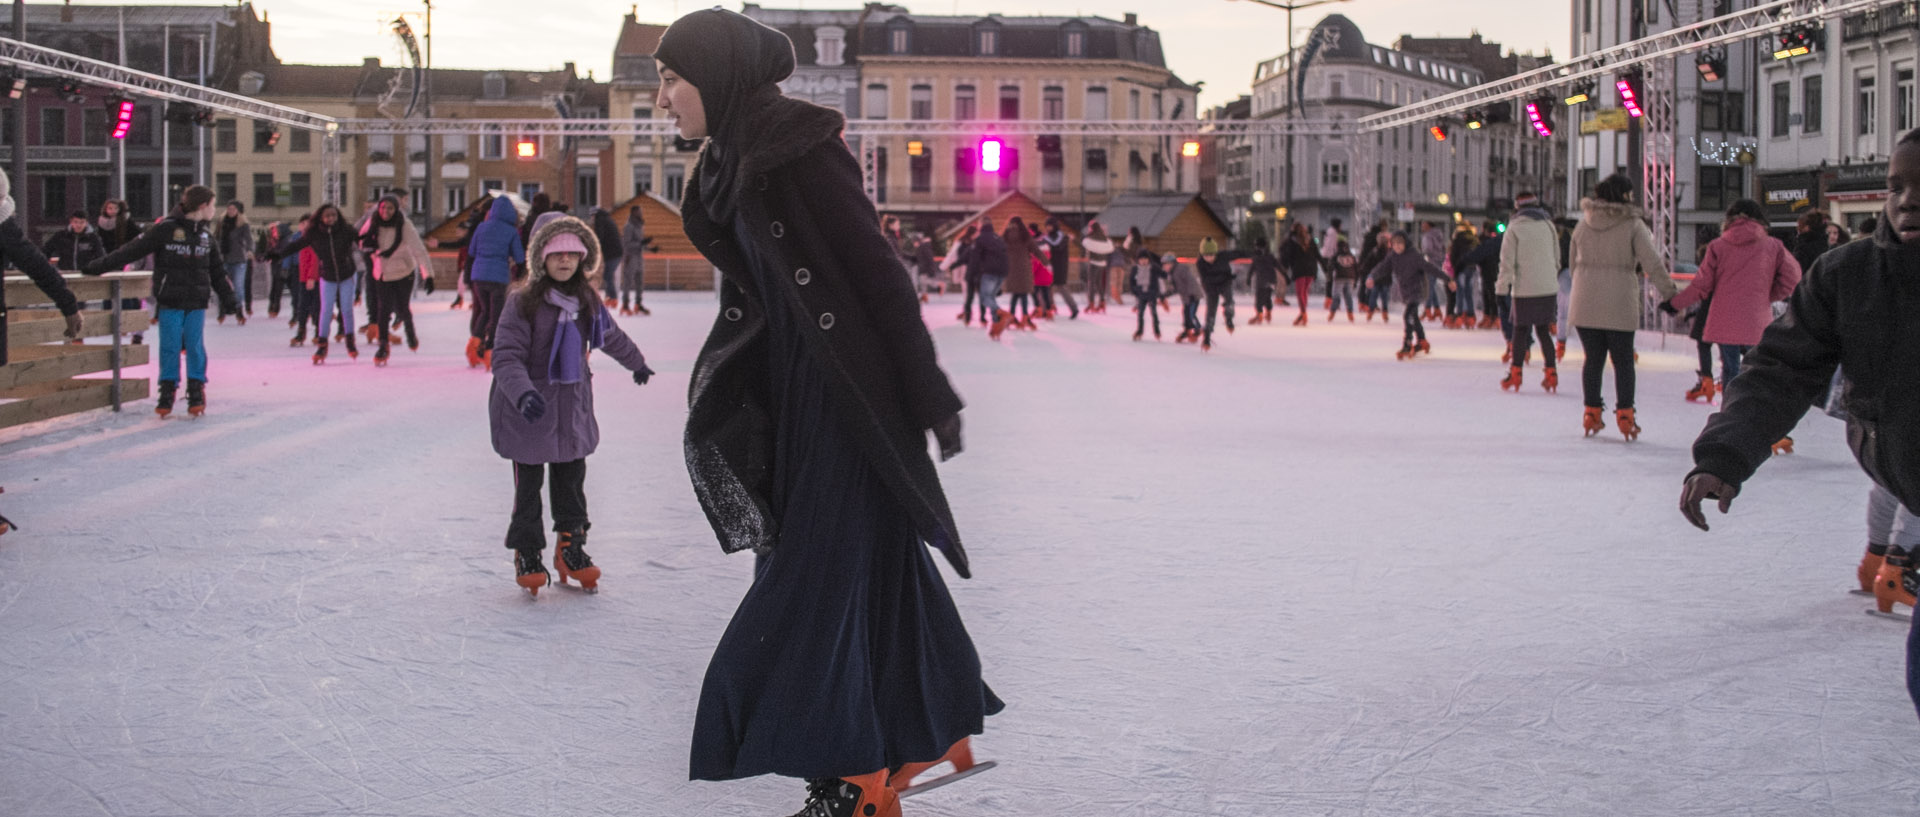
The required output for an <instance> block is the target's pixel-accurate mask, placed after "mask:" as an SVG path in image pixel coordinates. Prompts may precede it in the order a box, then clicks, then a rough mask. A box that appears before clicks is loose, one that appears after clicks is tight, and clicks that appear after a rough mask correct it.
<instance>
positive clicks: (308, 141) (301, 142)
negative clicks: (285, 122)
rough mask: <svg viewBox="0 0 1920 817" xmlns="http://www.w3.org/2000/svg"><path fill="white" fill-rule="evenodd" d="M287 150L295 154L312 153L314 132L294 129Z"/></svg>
mask: <svg viewBox="0 0 1920 817" xmlns="http://www.w3.org/2000/svg"><path fill="white" fill-rule="evenodd" d="M287 150H288V151H290V152H293V153H312V152H313V131H309V130H303V129H300V128H294V129H293V134H292V136H290V137H289V138H288V141H287Z"/></svg>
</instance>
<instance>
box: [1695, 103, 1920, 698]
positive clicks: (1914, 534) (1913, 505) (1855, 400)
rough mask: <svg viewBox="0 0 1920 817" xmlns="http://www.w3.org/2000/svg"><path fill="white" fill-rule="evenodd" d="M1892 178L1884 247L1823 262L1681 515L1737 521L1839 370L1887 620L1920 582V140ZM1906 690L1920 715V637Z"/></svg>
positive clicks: (1748, 385)
mask: <svg viewBox="0 0 1920 817" xmlns="http://www.w3.org/2000/svg"><path fill="white" fill-rule="evenodd" d="M1887 176H1888V179H1887V182H1888V188H1889V194H1888V197H1887V203H1886V207H1885V212H1884V215H1883V217H1882V218H1881V223H1880V224H1879V225H1878V226H1877V228H1876V230H1875V232H1874V235H1873V239H1872V240H1871V241H1855V242H1852V243H1849V244H1847V245H1846V246H1843V247H1840V248H1838V249H1835V250H1833V251H1832V252H1829V253H1827V254H1825V255H1822V256H1820V257H1819V258H1817V259H1816V260H1815V261H1814V263H1813V266H1812V267H1811V268H1810V269H1809V270H1808V271H1807V273H1806V275H1805V277H1804V278H1803V279H1802V280H1801V282H1800V286H1799V287H1798V288H1797V289H1796V290H1795V291H1794V293H1793V295H1792V297H1791V298H1789V299H1788V301H1787V312H1786V315H1785V316H1784V317H1782V318H1780V319H1779V320H1776V321H1774V322H1773V323H1772V325H1770V326H1768V327H1767V329H1766V331H1765V333H1764V334H1763V335H1762V336H1761V339H1760V345H1759V346H1757V347H1755V348H1754V349H1753V351H1752V352H1751V353H1750V354H1748V355H1747V356H1746V358H1745V359H1744V360H1743V361H1742V365H1741V373H1740V376H1739V377H1737V378H1735V379H1734V380H1733V382H1732V383H1728V384H1727V388H1726V399H1725V401H1724V402H1723V403H1722V405H1721V408H1720V412H1719V413H1717V414H1715V415H1713V416H1712V417H1710V418H1708V420H1707V426H1706V428H1705V429H1704V430H1703V431H1701V432H1700V437H1699V438H1698V439H1697V440H1695V441H1694V444H1693V462H1694V468H1693V471H1692V472H1691V473H1689V474H1688V475H1687V478H1686V482H1685V485H1684V487H1683V488H1682V489H1681V493H1680V512H1681V514H1682V515H1684V516H1685V517H1686V519H1687V521H1688V522H1691V523H1692V524H1693V525H1694V526H1695V527H1698V528H1700V529H1701V530H1706V529H1707V521H1706V516H1705V514H1703V513H1702V511H1701V507H1700V506H1701V503H1702V502H1704V501H1706V500H1718V502H1719V506H1720V512H1721V513H1726V512H1728V511H1729V510H1730V509H1731V507H1732V503H1733V500H1734V498H1735V497H1737V496H1739V494H1740V488H1741V486H1742V485H1743V484H1744V483H1746V481H1747V480H1748V479H1750V478H1752V476H1753V475H1754V473H1755V472H1756V471H1758V470H1759V468H1760V466H1761V465H1762V464H1764V463H1766V462H1767V461H1768V460H1770V459H1772V457H1773V444H1774V442H1775V441H1777V440H1779V439H1780V438H1782V437H1784V436H1786V435H1787V433H1788V432H1790V431H1792V430H1793V427H1794V425H1796V424H1797V423H1798V422H1799V421H1800V417H1801V416H1802V415H1804V414H1805V413H1806V412H1807V409H1808V408H1809V407H1810V406H1812V405H1813V404H1814V403H1815V402H1816V401H1817V400H1819V399H1820V397H1821V396H1822V395H1825V394H1827V393H1828V390H1829V384H1830V382H1831V380H1832V378H1833V375H1834V372H1835V370H1836V369H1838V370H1839V371H1841V372H1842V373H1843V374H1844V380H1845V382H1846V384H1847V385H1846V387H1845V388H1844V389H1843V390H1842V392H1841V394H1840V396H1838V397H1836V398H1834V399H1837V400H1838V401H1839V402H1840V403H1841V406H1842V407H1843V409H1844V410H1845V413H1846V416H1847V444H1848V446H1849V447H1850V448H1851V449H1852V450H1853V455H1854V458H1855V459H1856V460H1857V461H1858V462H1859V463H1860V467H1861V469H1862V470H1864V471H1865V472H1866V474H1867V477H1868V478H1869V479H1870V480H1872V482H1873V490H1874V499H1873V501H1871V502H1870V503H1869V506H1870V508H1872V510H1873V513H1874V515H1876V516H1879V517H1881V522H1880V523H1879V524H1876V525H1872V526H1870V527H1874V528H1879V529H1880V530H1879V531H1877V532H1878V533H1881V534H1882V535H1884V536H1885V537H1886V539H1889V540H1891V541H1881V542H1871V543H1870V545H1869V548H1868V552H1867V560H1868V561H1869V562H1870V561H1871V560H1873V559H1874V558H1875V557H1876V556H1879V555H1881V554H1875V553H1874V550H1875V548H1874V547H1873V545H1881V546H1884V547H1883V548H1881V549H1882V550H1883V551H1884V558H1883V561H1882V563H1881V564H1880V566H1879V568H1878V570H1877V571H1874V574H1875V575H1874V578H1873V582H1874V594H1875V601H1876V602H1877V604H1878V606H1879V608H1880V610H1881V611H1883V612H1884V611H1890V610H1892V609H1893V604H1894V603H1896V602H1898V603H1902V604H1906V605H1908V606H1912V605H1913V603H1914V596H1913V594H1912V588H1913V587H1914V586H1915V584H1914V583H1915V582H1916V581H1920V575H1916V573H1915V569H1914V565H1913V562H1914V558H1915V553H1916V552H1920V514H1916V509H1920V334H1916V333H1915V332H1914V331H1913V329H1912V327H1913V323H1912V316H1913V315H1916V314H1920V287H1916V286H1914V281H1915V280H1917V279H1920V131H1912V132H1909V133H1907V134H1906V135H1905V136H1902V137H1901V138H1900V141H1899V143H1898V144H1896V145H1895V147H1894V150H1893V155H1892V156H1891V157H1889V161H1888V164H1887ZM1870 532H1873V531H1870ZM1865 567H1866V565H1863V569H1862V570H1861V572H1862V574H1865V573H1866V572H1867V571H1866V570H1865V569H1864V568H1865ZM1861 578H1862V579H1865V578H1866V576H1865V575H1862V577H1861ZM1916 620H1920V619H1916ZM1907 691H1908V693H1909V695H1910V696H1911V697H1912V699H1913V701H1914V706H1915V709H1916V712H1920V627H1916V628H1913V629H1911V630H1910V632H1909V634H1908V636H1907Z"/></svg>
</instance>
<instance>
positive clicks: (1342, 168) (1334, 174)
mask: <svg viewBox="0 0 1920 817" xmlns="http://www.w3.org/2000/svg"><path fill="white" fill-rule="evenodd" d="M1320 183H1321V184H1325V185H1338V184H1346V183H1347V165H1346V163H1345V162H1327V163H1326V164H1323V165H1321V166H1320Z"/></svg>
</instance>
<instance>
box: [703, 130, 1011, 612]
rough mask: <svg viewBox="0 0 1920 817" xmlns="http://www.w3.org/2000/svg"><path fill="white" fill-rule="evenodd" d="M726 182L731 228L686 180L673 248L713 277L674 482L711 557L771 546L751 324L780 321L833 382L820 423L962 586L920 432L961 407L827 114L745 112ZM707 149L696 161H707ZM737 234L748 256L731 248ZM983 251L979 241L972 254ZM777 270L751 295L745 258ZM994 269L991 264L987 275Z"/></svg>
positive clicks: (770, 444) (952, 529)
mask: <svg viewBox="0 0 1920 817" xmlns="http://www.w3.org/2000/svg"><path fill="white" fill-rule="evenodd" d="M743 116H744V117H745V118H743V119H742V120H741V121H738V122H734V123H732V124H731V127H734V128H738V129H741V130H738V131H736V133H737V134H738V136H739V139H738V140H736V142H735V145H736V148H735V149H736V150H738V151H739V153H738V154H737V155H736V156H735V157H734V161H736V162H738V165H737V167H736V168H734V170H735V172H734V173H732V174H731V175H730V177H729V178H730V179H731V183H732V184H733V185H734V189H733V191H732V193H731V195H730V196H729V198H730V199H731V200H732V203H733V205H734V209H733V213H732V216H733V218H732V220H731V221H730V222H726V223H719V222H716V221H714V219H713V217H712V215H711V213H709V212H708V207H707V203H706V201H705V198H704V196H705V195H706V190H705V189H704V184H705V179H706V177H707V175H708V174H706V173H704V172H700V171H699V169H698V168H696V171H697V172H694V173H690V174H688V176H689V179H688V185H687V192H686V198H685V203H684V204H683V205H682V207H681V213H682V218H683V219H684V222H683V224H684V226H685V229H686V232H687V237H688V238H689V239H691V240H692V241H693V245H694V246H695V247H698V248H699V250H700V252H701V253H702V254H703V255H705V256H706V257H707V258H708V259H709V260H711V261H712V262H713V263H714V265H715V266H716V267H717V268H719V270H720V271H721V274H722V275H723V276H724V278H725V280H724V283H723V284H722V286H721V287H720V309H719V314H718V315H716V316H715V319H714V325H713V330H712V332H711V333H710V334H709V335H708V337H707V341H706V345H705V346H704V347H702V349H701V350H700V355H699V357H698V358H697V359H696V360H695V362H694V366H693V371H692V376H691V378H690V381H691V382H690V385H689V388H688V396H687V402H688V411H687V430H686V438H685V446H686V458H687V472H688V475H689V476H690V477H691V478H692V481H693V486H694V494H695V495H696V496H697V497H698V498H699V500H700V504H701V507H702V508H703V509H704V510H705V511H706V514H707V518H708V520H709V521H710V522H711V523H712V525H713V529H714V532H715V534H716V535H717V536H718V537H719V539H720V545H721V547H722V548H723V549H725V550H727V551H729V552H732V551H738V550H745V549H754V550H759V551H763V552H764V551H766V550H767V549H770V548H772V547H773V546H774V544H775V543H776V542H777V541H778V538H779V531H778V526H779V520H778V519H777V518H776V517H775V516H774V515H773V514H772V512H771V504H770V503H771V500H772V476H773V470H772V462H771V456H772V452H773V449H774V426H773V422H772V420H773V416H772V412H773V406H772V397H771V395H769V394H768V393H767V384H768V382H769V381H770V378H769V376H768V374H767V366H768V365H769V353H768V351H767V348H766V344H767V343H768V342H769V341H768V337H767V324H766V316H765V313H764V312H763V310H764V309H784V310H792V311H793V312H794V313H795V314H797V315H800V316H802V317H801V322H802V325H803V326H805V327H808V328H807V330H806V332H805V334H804V338H805V341H806V342H807V343H808V344H809V350H810V352H811V353H812V354H813V355H815V356H816V357H817V359H819V360H820V361H821V362H822V363H823V368H824V369H825V370H826V371H827V373H828V376H829V377H830V378H831V379H832V382H831V384H830V387H829V392H830V393H831V394H832V395H833V402H832V403H831V404H830V405H831V409H832V410H833V411H834V413H835V414H837V415H838V416H839V417H840V418H841V419H842V421H843V422H845V423H846V424H847V428H849V429H850V430H851V432H852V434H853V436H854V438H856V439H857V440H859V443H860V449H861V455H862V456H864V457H865V458H866V459H867V461H868V462H869V463H871V464H872V466H873V467H874V469H875V470H876V471H877V473H878V474H879V475H880V478H881V481H882V482H883V483H884V484H886V485H887V486H888V487H889V489H890V490H891V491H892V492H893V493H894V495H895V496H896V497H897V499H898V500H899V502H900V505H901V507H902V509H903V510H904V511H905V512H906V513H907V515H908V516H909V517H910V518H911V519H912V520H913V522H914V527H915V529H916V530H917V531H918V534H919V536H920V538H921V539H923V540H925V541H926V542H928V543H929V544H932V545H933V546H934V547H936V548H938V549H939V550H940V551H941V552H942V553H943V554H944V555H945V556H946V557H947V560H948V562H950V563H951V564H952V565H953V568H954V571H955V572H956V573H958V574H959V575H960V576H961V577H963V578H964V577H968V576H971V575H972V573H971V569H970V568H969V566H968V563H967V556H966V551H965V549H964V548H963V547H962V545H961V541H960V534H959V528H958V526H956V525H955V524H954V521H953V513H952V511H951V509H950V508H949V507H948V504H947V498H946V494H945V492H944V491H943V490H942V488H941V485H940V477H939V474H938V473H937V472H936V471H935V470H934V466H933V459H932V458H931V457H930V456H929V455H928V453H927V430H928V429H930V428H932V427H933V426H934V424H936V423H939V422H941V421H943V420H945V419H947V418H949V417H952V416H954V415H955V414H957V413H958V412H959V411H960V409H961V407H962V403H961V401H960V396H959V395H958V394H956V393H954V390H953V386H952V385H951V384H950V383H949V382H948V381H947V376H946V374H945V373H944V372H942V371H941V370H940V366H939V362H938V360H937V359H936V356H935V352H934V346H933V338H932V337H931V336H930V335H929V334H928V332H927V325H926V323H925V322H924V321H923V320H922V319H921V317H920V303H919V296H918V295H916V294H915V293H914V291H913V287H912V286H911V285H910V284H909V280H910V279H909V277H908V276H907V272H906V270H905V269H904V268H902V267H901V264H900V260H899V258H898V256H897V255H896V254H895V253H894V251H893V248H892V247H890V246H888V244H887V241H886V239H885V238H884V237H883V236H882V235H881V233H880V224H879V217H878V215H876V214H875V212H874V209H873V205H872V203H871V202H869V201H868V200H867V197H866V194H865V193H864V192H863V191H862V185H861V181H860V180H861V171H860V164H859V162H858V161H856V160H855V159H854V157H853V154H852V152H851V151H849V150H848V149H847V144H846V141H845V140H844V139H843V138H842V137H841V130H842V129H843V128H844V127H845V124H846V120H845V119H844V118H843V117H842V116H841V115H840V114H839V113H837V112H835V111H833V110H830V109H827V108H822V107H820V106H817V105H813V104H810V103H807V102H802V101H799V100H795V99H789V98H785V97H778V96H776V97H774V98H773V99H772V101H771V102H770V104H767V105H764V106H760V107H757V108H753V109H750V110H747V111H745V112H744V113H743ZM711 147H712V146H711V144H709V145H707V146H706V147H705V148H703V149H702V152H701V155H700V159H699V161H700V162H701V163H704V162H706V161H708V159H709V156H708V150H710V149H711ZM741 232H745V233H748V234H750V235H751V236H752V237H753V238H752V240H753V242H754V246H753V249H752V250H751V252H748V251H746V250H743V249H741V247H740V246H739V244H738V238H737V235H738V234H739V233H741ZM984 240H985V237H984V236H982V241H983V242H984ZM748 257H754V258H760V259H766V260H767V262H769V263H776V264H780V265H782V266H783V267H785V269H783V270H781V271H780V272H781V274H779V275H773V276H768V277H769V279H770V280H773V281H777V282H778V285H777V287H775V288H774V289H773V290H771V291H766V292H761V291H759V288H760V283H759V279H758V277H757V276H755V275H754V274H753V272H752V271H751V270H749V269H748V268H747V260H746V259H747V258H748ZM1002 263H1004V260H1003V261H1002Z"/></svg>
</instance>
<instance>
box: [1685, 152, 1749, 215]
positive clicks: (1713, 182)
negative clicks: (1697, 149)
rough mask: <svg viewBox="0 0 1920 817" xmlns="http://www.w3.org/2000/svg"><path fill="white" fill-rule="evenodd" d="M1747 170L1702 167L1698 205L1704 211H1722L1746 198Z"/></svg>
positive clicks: (1740, 168)
mask: <svg viewBox="0 0 1920 817" xmlns="http://www.w3.org/2000/svg"><path fill="white" fill-rule="evenodd" d="M1745 170H1746V169H1745V168H1742V167H1721V166H1719V165H1709V164H1705V163H1702V164H1701V165H1700V177H1699V178H1700V199H1699V202H1698V203H1697V206H1698V207H1699V209H1702V210H1721V209H1725V208H1727V207H1729V206H1731V205H1732V204H1733V203H1734V202H1736V201H1739V200H1740V199H1741V198H1743V197H1745V196H1746V191H1745V190H1744V189H1743V188H1744V186H1745V185H1744V184H1743V181H1744V179H1745Z"/></svg>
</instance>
